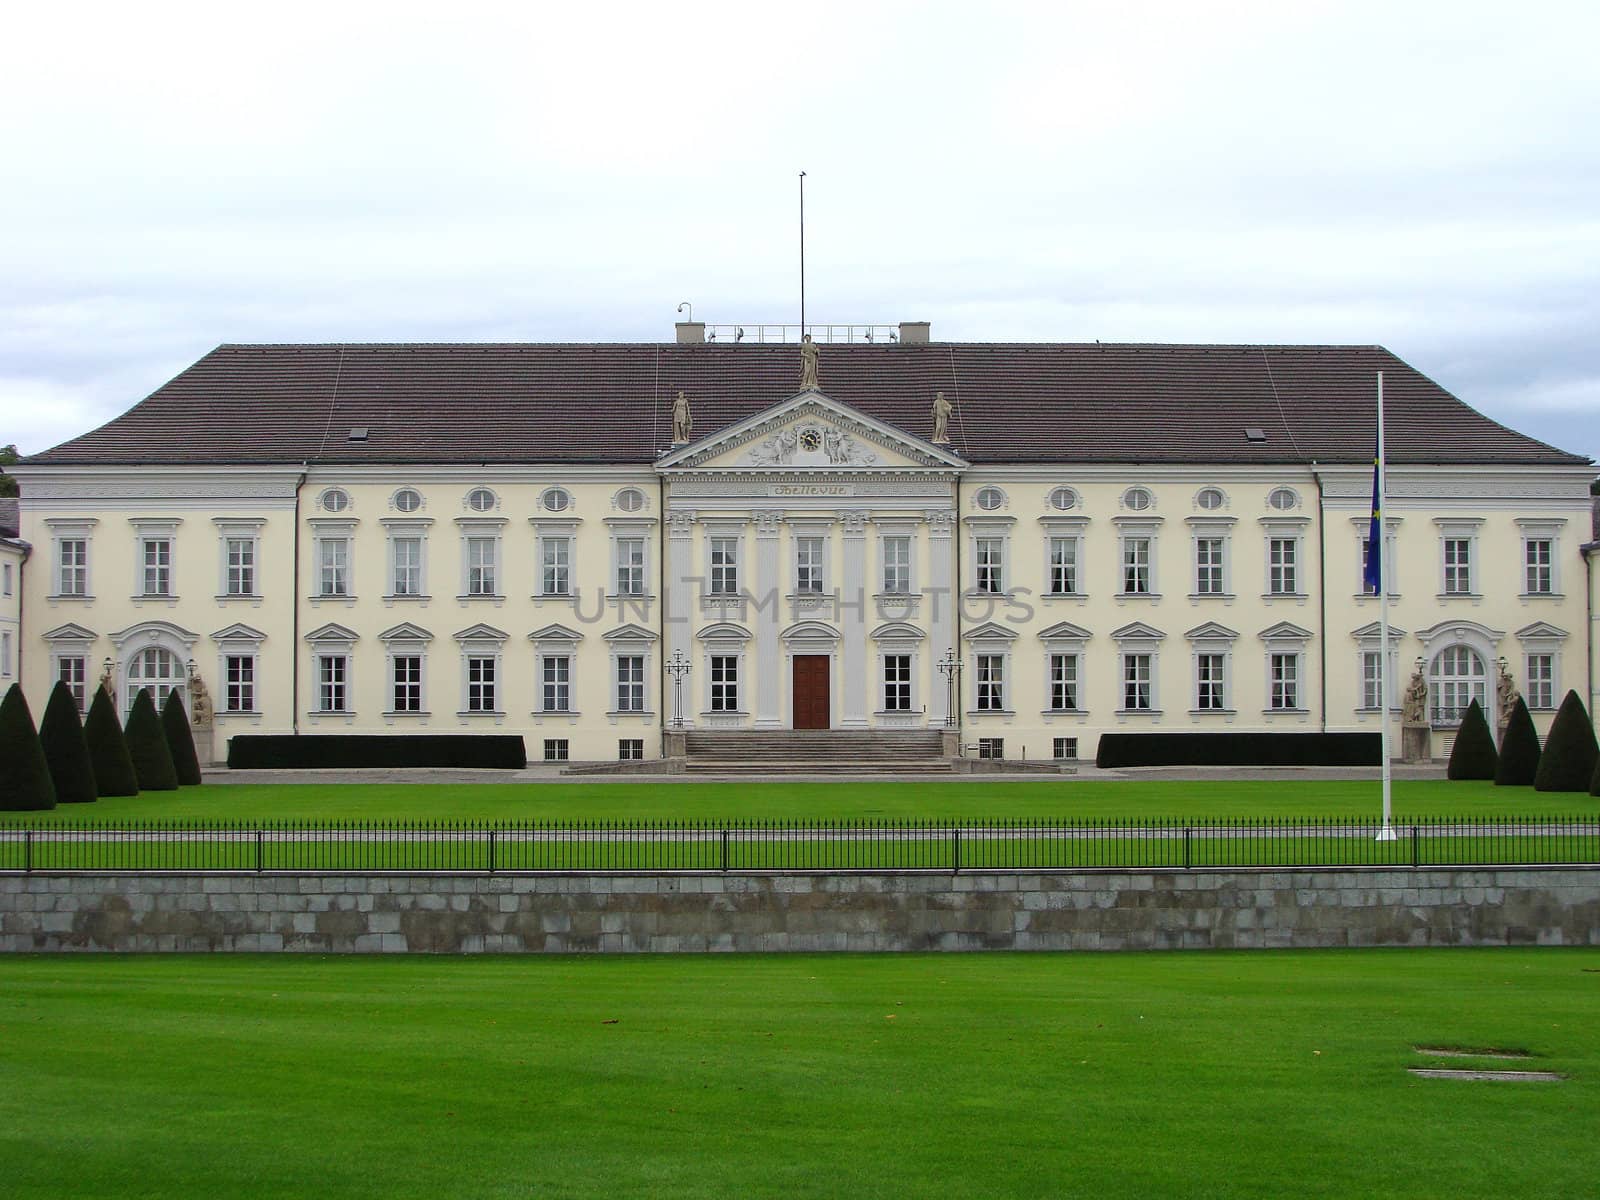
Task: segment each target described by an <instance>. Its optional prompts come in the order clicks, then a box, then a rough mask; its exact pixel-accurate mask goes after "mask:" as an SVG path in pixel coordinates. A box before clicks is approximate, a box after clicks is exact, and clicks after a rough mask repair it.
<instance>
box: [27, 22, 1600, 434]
mask: <svg viewBox="0 0 1600 1200" xmlns="http://www.w3.org/2000/svg"><path fill="white" fill-rule="evenodd" d="M5 36H6V41H7V43H8V44H9V53H8V54H7V55H6V66H5V70H4V71H3V72H0V228H3V229H4V231H5V234H4V236H3V239H0V284H3V286H0V443H4V442H8V441H16V442H17V443H19V444H20V446H21V448H22V449H23V450H24V451H25V452H34V451H38V450H43V449H45V448H46V447H48V446H50V445H53V444H55V443H56V442H59V441H62V440H64V439H66V438H68V437H72V436H75V435H76V434H79V433H82V432H84V431H85V430H87V429H90V428H92V427H94V426H96V425H98V424H100V423H101V422H103V421H105V420H107V419H108V418H110V417H112V416H114V415H115V414H116V413H118V412H121V411H122V410H124V409H126V408H128V407H129V406H131V405H132V404H133V403H134V402H136V401H137V400H139V399H140V398H141V397H142V396H144V395H145V394H147V393H148V392H149V391H151V390H152V389H154V388H155V387H157V386H158V385H159V384H161V383H162V382H163V381H164V380H166V379H167V378H169V377H170V376H172V375H173V374H175V373H176V372H178V371H179V370H181V369H182V368H183V367H184V366H186V365H187V364H188V363H190V362H192V361H193V360H194V359H196V358H198V357H199V356H200V355H202V354H204V353H205V352H206V351H207V350H209V349H210V348H211V347H212V346H214V345H216V344H218V343H220V342H253V341H341V340H365V341H372V340H384V341H391V340H392V341H404V340H430V341H442V340H478V339H491V340H508V339H509V340H541V341H542V340H574V341H611V340H665V339H667V338H670V336H671V325H672V322H673V320H674V319H675V312H674V309H675V308H676V306H677V304H678V302H679V301H682V300H690V301H693V303H694V306H695V315H696V316H697V317H698V318H699V319H702V320H706V321H710V322H747V323H748V322H757V321H794V320H796V319H797V313H798V271H797V264H796V232H795V218H796V213H795V208H796V176H797V173H798V172H799V171H800V170H802V169H803V170H805V171H806V172H807V173H808V176H807V267H808V272H807V276H808V317H809V318H810V320H811V321H813V322H850V321H871V322H882V323H893V322H896V321H901V320H913V319H923V320H930V321H932V323H933V333H934V336H935V337H936V338H945V339H956V340H978V341H1004V340H1052V341H1078V340H1092V339H1095V338H1099V339H1102V340H1105V341H1185V342H1213V341H1217V342H1221V341H1227V342H1238V341H1242V342H1354V343H1372V342H1377V343H1381V344H1383V345H1385V346H1387V347H1389V348H1390V349H1391V350H1393V351H1394V352H1395V353H1397V354H1399V355H1400V356H1401V357H1402V358H1404V359H1406V360H1408V361H1409V362H1411V363H1413V364H1414V365H1416V366H1417V367H1418V368H1420V369H1421V370H1422V371H1424V372H1426V373H1427V374H1429V375H1431V376H1432V377H1433V378H1435V379H1437V380H1438V381H1439V382H1440V383H1442V384H1443V385H1444V386H1446V387H1448V388H1450V389H1451V390H1452V391H1454V392H1455V393H1456V394H1457V395H1459V396H1461V397H1462V398H1463V399H1465V400H1466V401H1467V402H1469V403H1470V404H1472V405H1474V406H1475V407H1477V408H1479V409H1481V410H1482V411H1484V412H1486V413H1488V414H1490V415H1491V416H1494V417H1496V418H1497V419H1499V420H1501V421H1504V422H1505V423H1507V424H1509V425H1511V426H1513V427H1515V428H1517V429H1520V430H1522V431H1524V432H1526V433H1530V434H1532V435H1534V436H1536V437H1540V438H1542V439H1544V440H1547V441H1550V442H1553V443H1555V444H1556V445H1559V446H1561V447H1562V448H1564V449H1568V450H1572V451H1576V452H1579V453H1583V454H1587V455H1590V456H1593V457H1595V458H1600V336H1597V335H1600V290H1597V287H1596V284H1597V281H1600V70H1597V68H1596V65H1595V64H1596V59H1595V54H1596V47H1597V46H1600V5H1596V4H1594V3H1592V0H1591V2H1589V3H1581V4H1580V3H1573V4H1539V3H1529V4H1523V5H1520V6H1516V7H1515V8H1513V7H1511V6H1507V5H1505V4H1504V3H1499V4H1492V5H1491V4H1483V5H1478V4H1467V3H1461V2H1459V0H1455V2H1451V3H1441V4H1435V5H1427V4H1420V3H1415V4H1412V3H1408V4H1394V3H1392V2H1391V3H1383V4H1374V5H1370V6H1368V5H1355V4H1313V3H1302V2H1299V0H1296V2H1295V3H1281V2H1278V3H1272V4H1263V5H1208V4H1200V3H1172V4H1150V5H1140V4H1131V3H1125V2H1123V0H1118V2H1117V3H1107V2H1104V0H1100V2H1097V3H1093V4H1079V3H1053V4H1042V5H1038V6H1026V5H995V4H986V5H979V4H973V3H970V2H966V3H959V4H950V5H920V4H919V5H910V4H907V5H903V6H894V7H890V6H878V5H873V4H870V3H866V4H863V3H859V2H858V3H854V4H847V5H839V6H832V5H828V4H818V3H806V4H798V5H797V4H787V5H781V6H773V7H772V8H771V9H770V11H763V9H762V6H758V5H751V4H749V3H743V4H733V5H727V6H725V7H724V6H717V5H707V4H695V5H690V4H682V3H680V4H661V3H653V4H649V5H644V6H640V7H638V8H637V9H634V8H630V7H629V6H626V5H620V4H615V3H610V4H605V5H573V4H563V5H559V6H556V5H552V6H550V7H549V9H548V11H543V6H539V5H534V4H530V3H521V4H516V5H507V6H498V5H488V4H476V3H470V2H467V0H457V2H456V3H453V4H448V5H446V4H439V3H429V4H426V5H409V4H403V3H393V2H389V3H384V4H382V5H373V6H371V7H366V6H358V5H354V4H342V3H338V2H333V3H330V2H328V0H322V2H321V3H317V4H312V5H303V6H302V5H296V4H276V5H273V6H270V7H269V8H261V7H259V6H255V7H251V6H237V5H232V6H230V5H219V4H216V3H214V2H213V3H207V4H203V5H200V4H197V5H193V6H189V5H175V4H162V3H154V4H140V5H118V6H110V5H107V6H104V7H103V8H102V7H98V6H97V7H95V8H92V9H86V8H81V7H79V6H72V5H26V6H16V7H14V8H13V9H12V10H11V11H10V12H9V14H8V16H7V19H6V35H5Z"/></svg>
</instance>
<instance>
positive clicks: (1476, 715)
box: [1444, 700, 1500, 779]
mask: <svg viewBox="0 0 1600 1200" xmlns="http://www.w3.org/2000/svg"><path fill="white" fill-rule="evenodd" d="M1499 766H1500V756H1499V754H1498V753H1496V751H1495V748H1494V734H1492V733H1490V732H1489V722H1488V721H1486V720H1484V719H1483V706H1482V705H1480V704H1479V703H1478V702H1477V701H1476V700H1474V701H1473V702H1472V703H1471V704H1469V705H1467V711H1466V713H1465V714H1464V715H1463V716H1462V718H1461V727H1460V728H1459V729H1457V730H1456V740H1455V744H1454V745H1452V746H1451V747H1450V764H1449V765H1448V766H1447V767H1446V768H1445V772H1444V774H1445V778H1446V779H1493V778H1494V773H1495V770H1496V769H1497V768H1498V767H1499Z"/></svg>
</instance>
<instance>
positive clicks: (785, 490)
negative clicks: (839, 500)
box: [767, 483, 856, 496]
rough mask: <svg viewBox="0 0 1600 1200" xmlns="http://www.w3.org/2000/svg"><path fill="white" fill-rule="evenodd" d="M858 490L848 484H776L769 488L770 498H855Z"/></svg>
mask: <svg viewBox="0 0 1600 1200" xmlns="http://www.w3.org/2000/svg"><path fill="white" fill-rule="evenodd" d="M855 494H856V489H855V488H854V487H852V486H851V485H850V484H848V483H774V484H772V485H770V486H769V487H768V488H767V495H769V496H854V495H855Z"/></svg>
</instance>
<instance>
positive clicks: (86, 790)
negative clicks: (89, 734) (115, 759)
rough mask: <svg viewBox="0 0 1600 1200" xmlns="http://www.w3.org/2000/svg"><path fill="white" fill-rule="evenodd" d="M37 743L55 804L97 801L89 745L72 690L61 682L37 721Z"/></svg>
mask: <svg viewBox="0 0 1600 1200" xmlns="http://www.w3.org/2000/svg"><path fill="white" fill-rule="evenodd" d="M39 744H40V745H41V746H43V747H44V759H45V762H47V763H49V764H50V778H51V780H52V782H54V783H55V785H56V803H57V804H93V803H94V802H95V801H96V800H98V799H99V798H100V789H99V788H97V787H96V786H95V782H94V763H92V762H91V761H90V760H89V743H88V742H86V741H84V738H83V722H82V721H80V720H79V719H78V705H77V702H76V701H75V700H73V698H72V689H71V688H69V687H68V686H67V685H66V684H64V683H62V682H61V681H60V680H57V681H56V686H55V687H54V689H52V690H51V692H50V702H49V703H48V704H46V705H45V706H44V720H42V721H40V722H39Z"/></svg>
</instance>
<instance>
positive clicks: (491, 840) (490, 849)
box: [489, 825, 494, 875]
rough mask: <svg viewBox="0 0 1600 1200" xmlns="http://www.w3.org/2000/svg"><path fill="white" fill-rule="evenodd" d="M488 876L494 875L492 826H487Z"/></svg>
mask: <svg viewBox="0 0 1600 1200" xmlns="http://www.w3.org/2000/svg"><path fill="white" fill-rule="evenodd" d="M489 874H491V875H493V874H494V826H493V825H491V826H489Z"/></svg>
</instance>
